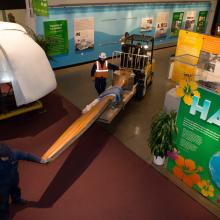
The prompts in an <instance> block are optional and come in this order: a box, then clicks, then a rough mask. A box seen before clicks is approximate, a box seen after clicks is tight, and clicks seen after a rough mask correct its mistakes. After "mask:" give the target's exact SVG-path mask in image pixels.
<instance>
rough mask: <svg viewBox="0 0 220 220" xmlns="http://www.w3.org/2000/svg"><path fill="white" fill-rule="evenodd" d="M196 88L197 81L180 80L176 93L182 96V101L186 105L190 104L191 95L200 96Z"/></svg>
mask: <svg viewBox="0 0 220 220" xmlns="http://www.w3.org/2000/svg"><path fill="white" fill-rule="evenodd" d="M197 88H198V86H197V83H196V82H194V81H187V80H180V82H179V87H178V88H177V89H176V95H177V96H178V97H183V101H184V103H185V104H186V105H192V98H193V96H197V97H199V98H200V93H199V92H198V90H197Z"/></svg>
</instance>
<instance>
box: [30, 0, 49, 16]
mask: <svg viewBox="0 0 220 220" xmlns="http://www.w3.org/2000/svg"><path fill="white" fill-rule="evenodd" d="M32 7H33V11H34V13H35V14H36V15H37V16H48V0H32Z"/></svg>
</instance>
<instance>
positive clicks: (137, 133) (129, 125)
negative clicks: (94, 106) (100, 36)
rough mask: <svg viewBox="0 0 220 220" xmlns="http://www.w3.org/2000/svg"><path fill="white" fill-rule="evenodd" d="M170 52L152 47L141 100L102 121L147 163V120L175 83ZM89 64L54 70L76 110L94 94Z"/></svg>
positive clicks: (203, 201) (210, 206)
mask: <svg viewBox="0 0 220 220" xmlns="http://www.w3.org/2000/svg"><path fill="white" fill-rule="evenodd" d="M174 53H175V47H170V48H166V49H160V50H156V51H155V53H154V58H155V60H156V66H155V73H154V79H153V84H152V85H151V87H149V88H148V90H147V93H146V96H145V97H144V99H143V100H141V101H137V100H135V99H132V100H131V101H130V102H129V103H128V104H127V105H126V106H125V109H124V110H123V111H121V112H120V114H119V115H118V116H117V117H116V118H115V119H114V120H113V122H112V123H111V124H110V125H108V124H102V126H104V127H105V128H106V129H107V130H109V131H110V132H111V133H112V134H114V135H115V136H116V137H117V138H118V139H119V140H121V141H122V142H123V143H124V144H125V145H126V146H127V147H128V148H129V149H130V150H131V151H133V152H134V153H135V154H137V155H138V156H139V157H141V158H142V159H143V160H145V161H146V162H148V163H151V161H152V155H151V153H150V151H149V149H148V147H147V138H148V135H149V130H150V124H151V119H152V117H153V115H154V114H155V113H156V112H158V111H159V110H161V109H162V108H163V102H164V97H165V93H166V92H167V91H168V90H169V89H170V88H172V87H174V86H175V84H174V83H173V82H171V81H170V80H168V79H167V77H168V69H169V57H170V55H171V54H174ZM73 59H74V57H73ZM109 62H111V60H109ZM92 65H93V64H92V63H90V64H85V65H81V66H77V67H73V68H68V69H62V70H57V71H56V77H57V82H58V90H59V92H60V93H61V94H62V95H63V96H65V97H66V98H67V99H68V100H69V101H71V102H72V103H73V104H74V105H75V106H77V107H79V108H80V109H83V108H84V107H85V105H87V104H88V103H90V102H91V101H93V99H94V98H95V97H96V96H97V94H96V91H95V88H94V84H93V82H92V81H91V80H90V70H91V67H92ZM109 83H110V81H109ZM155 168H156V169H157V170H158V171H159V172H161V173H163V175H165V176H166V177H167V178H169V179H171V181H173V182H174V183H175V184H177V185H178V186H179V187H180V188H181V189H183V190H184V191H186V192H187V193H188V194H189V195H191V196H192V197H193V198H195V199H196V200H198V201H199V202H200V203H201V204H203V205H204V206H206V207H208V209H209V210H210V211H212V212H213V213H215V214H216V215H218V217H220V210H219V208H217V207H215V206H214V205H213V204H211V203H210V202H208V201H207V200H206V199H204V198H203V197H202V196H200V195H199V194H198V193H196V192H194V191H193V190H191V189H189V188H187V187H185V185H183V184H182V183H181V182H180V181H178V180H177V179H175V178H173V177H172V176H171V175H169V173H167V172H166V170H165V169H163V168H158V167H155Z"/></svg>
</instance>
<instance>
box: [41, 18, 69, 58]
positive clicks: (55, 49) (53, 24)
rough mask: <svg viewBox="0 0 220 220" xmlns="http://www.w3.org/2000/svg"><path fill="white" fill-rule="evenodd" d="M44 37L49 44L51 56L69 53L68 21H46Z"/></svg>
mask: <svg viewBox="0 0 220 220" xmlns="http://www.w3.org/2000/svg"><path fill="white" fill-rule="evenodd" d="M44 35H45V38H46V40H47V41H48V42H49V48H48V55H49V56H54V55H59V54H67V53H68V51H69V49H68V31H67V21H66V20H57V21H45V22H44Z"/></svg>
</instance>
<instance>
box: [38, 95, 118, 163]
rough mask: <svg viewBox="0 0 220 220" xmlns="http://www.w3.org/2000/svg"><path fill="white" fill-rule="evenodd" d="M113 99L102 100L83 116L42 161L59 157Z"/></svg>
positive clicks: (109, 97)
mask: <svg viewBox="0 0 220 220" xmlns="http://www.w3.org/2000/svg"><path fill="white" fill-rule="evenodd" d="M113 99H114V96H106V97H104V98H102V99H101V100H100V101H99V102H98V103H97V104H96V105H95V106H94V107H93V108H92V109H91V110H90V111H88V112H87V113H85V114H83V115H81V116H80V117H79V118H78V119H77V120H76V121H74V122H73V123H72V124H71V125H70V126H69V127H68V128H67V129H66V130H65V132H64V133H63V134H62V135H61V136H60V137H59V138H58V139H57V140H56V141H55V143H54V144H53V145H52V146H51V147H50V148H49V150H48V151H47V152H46V153H45V154H44V155H43V156H42V159H44V160H46V161H51V160H54V159H55V158H56V157H58V156H59V155H60V154H61V153H62V152H63V151H64V150H65V149H66V148H67V147H69V146H70V145H71V144H72V143H73V142H74V141H75V140H77V139H78V138H79V137H80V136H81V135H82V134H83V133H84V132H85V131H86V130H87V129H88V128H89V127H90V126H91V125H92V124H93V123H94V122H95V120H96V119H97V118H98V117H99V116H100V114H102V112H103V111H104V110H105V109H106V107H107V106H108V105H109V104H110V103H111V102H112V100H113Z"/></svg>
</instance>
